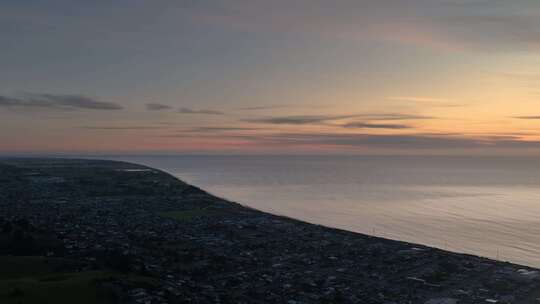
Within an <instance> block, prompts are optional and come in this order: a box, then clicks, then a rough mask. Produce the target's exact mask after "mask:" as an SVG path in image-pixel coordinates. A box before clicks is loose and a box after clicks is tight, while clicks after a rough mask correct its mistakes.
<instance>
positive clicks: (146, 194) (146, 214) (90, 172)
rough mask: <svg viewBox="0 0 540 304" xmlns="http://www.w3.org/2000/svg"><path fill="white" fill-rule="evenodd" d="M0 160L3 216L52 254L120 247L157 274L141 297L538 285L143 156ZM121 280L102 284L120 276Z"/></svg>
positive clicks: (504, 292) (494, 264)
mask: <svg viewBox="0 0 540 304" xmlns="http://www.w3.org/2000/svg"><path fill="white" fill-rule="evenodd" d="M0 170H2V173H3V174H2V175H3V176H4V181H3V182H4V185H3V188H2V193H0V194H2V195H1V196H0V201H1V202H2V205H1V206H0V211H2V214H4V218H5V220H6V221H15V220H20V219H21V218H24V219H25V220H27V221H28V222H29V223H30V226H32V227H34V228H35V229H36V230H39V231H45V232H48V234H50V235H48V236H47V237H53V238H55V239H57V240H58V241H60V242H59V243H61V244H63V246H64V248H61V247H62V245H58V244H56V243H55V248H54V250H57V251H58V252H55V251H52V252H53V254H52V255H51V256H55V257H62V258H69V259H75V260H78V261H81V262H82V261H84V263H87V264H88V265H89V266H88V265H87V267H93V268H94V269H108V268H110V266H107V265H108V262H107V258H108V257H104V254H103V253H104V252H113V253H114V254H120V257H121V258H122V259H125V260H129V261H130V263H128V264H127V265H125V266H126V269H125V270H126V271H127V272H129V273H135V274H137V275H145V276H148V277H150V278H152V279H154V280H156V281H157V282H158V283H157V284H156V285H155V286H152V287H146V288H143V289H144V294H145V295H146V296H147V297H148V298H149V299H150V300H151V301H153V302H151V303H154V302H155V303H268V302H282V303H337V302H339V303H430V304H433V303H478V302H485V301H487V302H490V301H491V300H493V301H498V302H499V303H535V302H536V299H537V298H538V297H540V292H538V291H537V290H538V287H540V273H539V272H538V271H537V270H536V269H534V268H531V267H526V266H520V265H516V264H511V263H508V262H501V261H495V260H491V259H488V258H483V257H478V256H474V255H468V254H460V253H454V252H448V251H444V250H441V249H436V248H432V247H427V246H424V245H417V244H412V243H407V242H401V241H396V240H389V239H384V238H380V237H375V236H369V235H365V234H360V233H355V232H349V231H345V230H340V229H336V228H329V227H324V226H320V225H316V224H310V223H306V222H303V221H300V220H296V219H292V218H288V217H285V216H279V215H273V214H268V213H264V212H261V211H258V210H255V209H252V208H249V207H246V206H241V205H239V204H237V203H234V202H230V201H227V200H225V199H222V198H218V197H216V196H213V195H211V194H209V193H207V192H205V191H204V190H201V189H199V188H197V187H195V186H192V185H189V184H186V183H184V182H183V181H181V180H179V179H177V178H176V177H174V176H172V175H170V174H168V173H165V172H164V171H161V170H157V169H154V168H149V167H146V166H142V165H137V164H131V163H125V162H118V161H99V160H82V159H78V160H75V159H71V160H67V159H60V158H58V159H33V158H27V159H22V158H21V159H0ZM6 176H7V177H6ZM60 219H62V221H65V222H62V224H61V225H59V224H58V222H59V220H60ZM75 225H76V227H78V228H77V229H74V228H73V227H75ZM104 231H107V233H106V234H105V235H101V234H103V232H104ZM109 232H110V233H109ZM66 244H67V245H66ZM98 245H99V246H98ZM68 246H70V247H69V248H68ZM45 247H46V246H45ZM57 247H58V248H57ZM46 249H47V250H46V251H48V252H51V251H50V250H51V248H46ZM47 254H48V253H47ZM105 256H106V255H105ZM122 280H123V279H116V281H114V282H113V283H111V284H113V285H114V284H120V285H122V284H124V285H126V284H127V286H130V284H128V283H125V282H122ZM124 281H125V280H124ZM140 288H141V287H139V286H137V289H140ZM127 289H128V291H127V296H126V297H128V298H129V297H133V295H130V290H129V288H127ZM174 301H177V302H174ZM444 301H446V302H444ZM492 303H496V302H492Z"/></svg>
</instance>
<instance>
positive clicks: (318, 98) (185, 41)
mask: <svg viewBox="0 0 540 304" xmlns="http://www.w3.org/2000/svg"><path fill="white" fill-rule="evenodd" d="M0 39H1V42H2V47H1V48H0V70H1V72H0V153H2V154H17V153H88V154H93V153H142V154H145V153H218V154H220V153H225V154H227V153H249V154H251V153H269V154H274V153H275V154H289V153H294V154H297V153H308V154H327V153H338V154H339V153H343V154H482V155H484V154H495V155H507V154H508V155H514V154H517V155H537V154H538V152H540V86H539V85H540V55H539V54H540V2H539V1H538V0H514V1H502V0H407V1H403V0H369V1H366V0H333V1H327V0H272V1H268V0H266V1H262V0H213V1H207V0H191V1H187V0H185V1H182V0H175V1H165V0H152V1H149V0H145V1H143V0H130V1H127V0H118V1H102V0H96V1H82V0H62V1H60V0H58V1H56V0H48V1H29V0H0Z"/></svg>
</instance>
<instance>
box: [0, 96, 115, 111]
mask: <svg viewBox="0 0 540 304" xmlns="http://www.w3.org/2000/svg"><path fill="white" fill-rule="evenodd" d="M0 107H4V108H48V109H64V110H75V109H89V110H121V109H123V107H122V106H121V105H119V104H117V103H113V102H106V101H99V100H96V99H94V98H91V97H87V96H84V95H58V94H30V93H27V94H24V95H23V96H21V97H11V96H0Z"/></svg>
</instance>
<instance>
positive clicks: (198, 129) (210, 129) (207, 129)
mask: <svg viewBox="0 0 540 304" xmlns="http://www.w3.org/2000/svg"><path fill="white" fill-rule="evenodd" d="M256 130H261V128H244V127H196V128H191V129H188V130H187V131H188V132H209V133H211V132H224V131H256Z"/></svg>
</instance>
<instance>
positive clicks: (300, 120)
mask: <svg viewBox="0 0 540 304" xmlns="http://www.w3.org/2000/svg"><path fill="white" fill-rule="evenodd" d="M348 118H363V119H367V120H418V119H431V118H433V117H431V116H423V115H410V114H393V113H390V114H387V113H367V114H352V115H297V116H277V117H264V118H249V119H243V120H242V121H245V122H252V123H266V124H276V125H279V124H284V125H285V124H288V125H308V124H321V123H325V122H328V121H333V120H341V119H348Z"/></svg>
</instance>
